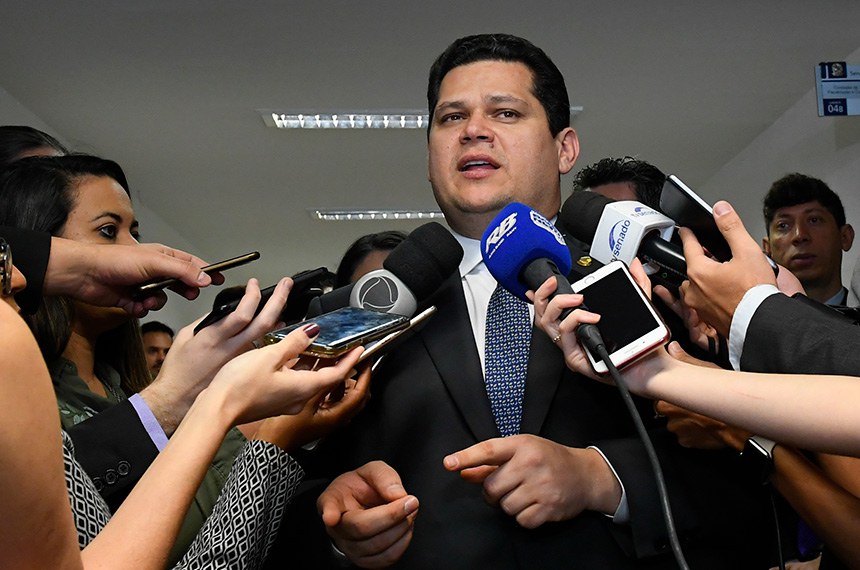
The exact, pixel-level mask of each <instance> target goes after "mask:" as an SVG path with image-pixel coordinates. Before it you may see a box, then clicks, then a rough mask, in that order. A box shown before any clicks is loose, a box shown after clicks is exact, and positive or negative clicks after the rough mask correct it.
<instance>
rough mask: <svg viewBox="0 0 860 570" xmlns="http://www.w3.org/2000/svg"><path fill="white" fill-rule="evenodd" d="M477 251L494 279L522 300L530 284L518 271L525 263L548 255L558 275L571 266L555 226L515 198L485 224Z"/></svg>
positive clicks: (566, 271)
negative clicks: (488, 223)
mask: <svg viewBox="0 0 860 570" xmlns="http://www.w3.org/2000/svg"><path fill="white" fill-rule="evenodd" d="M481 255H482V256H483V258H484V263H485V264H486V265H487V269H489V270H490V273H491V274H492V275H493V277H495V278H496V281H498V282H499V283H500V284H501V285H502V287H504V288H505V289H507V290H508V291H510V292H511V293H513V294H514V295H516V296H517V297H519V298H521V299H523V300H526V291H527V290H528V289H529V288H530V287H528V285H527V284H526V283H525V281H524V280H523V278H522V275H521V273H522V270H523V268H524V267H525V266H526V265H527V264H529V263H530V262H532V261H534V260H536V259H548V260H550V261H552V262H553V263H555V265H556V267H558V270H559V271H560V272H561V274H562V275H567V274H568V273H570V269H571V266H572V261H571V258H570V251H569V250H568V249H567V245H566V244H565V242H564V237H562V235H561V233H560V232H559V231H558V230H557V229H556V228H555V226H553V225H552V223H551V222H550V221H549V220H547V219H546V218H545V217H543V216H542V215H540V214H539V213H537V212H536V211H534V210H532V209H531V208H529V207H528V206H526V205H524V204H519V203H516V202H514V203H512V204H509V205H508V206H506V207H505V209H504V210H502V211H501V212H499V214H498V215H497V216H496V217H495V219H494V220H493V221H492V222H490V225H489V226H487V229H486V230H485V231H484V235H483V237H482V238H481Z"/></svg>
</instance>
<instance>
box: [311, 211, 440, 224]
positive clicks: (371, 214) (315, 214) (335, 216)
mask: <svg viewBox="0 0 860 570" xmlns="http://www.w3.org/2000/svg"><path fill="white" fill-rule="evenodd" d="M308 215H310V217H311V218H314V219H315V220H324V221H327V222H336V221H346V220H353V221H354V220H362V221H365V220H433V219H440V218H443V217H444V216H443V215H442V212H440V211H438V210H323V209H319V208H311V209H309V210H308Z"/></svg>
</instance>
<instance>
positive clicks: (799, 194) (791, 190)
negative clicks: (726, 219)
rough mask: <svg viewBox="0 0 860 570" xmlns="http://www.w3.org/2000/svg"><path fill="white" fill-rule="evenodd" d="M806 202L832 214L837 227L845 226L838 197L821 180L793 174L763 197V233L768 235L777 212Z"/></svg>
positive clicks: (775, 185) (775, 184) (784, 178)
mask: <svg viewBox="0 0 860 570" xmlns="http://www.w3.org/2000/svg"><path fill="white" fill-rule="evenodd" d="M807 202H818V203H819V204H821V205H822V206H824V207H825V208H827V210H828V211H829V212H830V213H831V214H833V217H834V218H835V219H836V225H837V226H838V227H840V228H841V227H842V226H844V225H845V208H844V207H843V206H842V200H840V199H839V195H838V194H837V193H836V192H834V191H833V190H831V189H830V186H828V185H827V184H826V183H825V182H824V181H823V180H819V179H818V178H813V177H812V176H807V175H805V174H800V173H798V172H794V173H792V174H786V175H785V176H783V177H782V178H780V179H779V180H777V181H776V182H774V183H773V184H772V185H771V187H770V190H768V191H767V194H766V195H765V197H764V207H763V208H762V213H763V214H764V224H765V231H766V232H768V233H770V224H771V222H773V218H774V216H776V211H777V210H779V209H780V208H787V207H789V206H797V205H798V204H805V203H807Z"/></svg>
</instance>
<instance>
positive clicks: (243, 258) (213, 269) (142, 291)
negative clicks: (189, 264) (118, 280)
mask: <svg viewBox="0 0 860 570" xmlns="http://www.w3.org/2000/svg"><path fill="white" fill-rule="evenodd" d="M255 259H260V252H259V251H252V252H250V253H246V254H245V255H240V256H238V257H231V258H230V259H225V260H224V261H219V262H218V263H213V264H212V265H207V266H206V267H204V268H203V269H201V271H203V273H217V272H219V271H225V270H227V269H233V268H234V267H239V266H240V265H245V264H246V263H250V262H252V261H254V260H255ZM179 283H181V281H180V280H179V279H163V280H161V281H154V282H152V283H146V284H144V285H141V286H140V287H138V288H137V291H135V293H134V298H135V299H142V298H144V297H148V296H149V295H152V294H153V293H155V292H156V291H161V290H162V289H166V288H167V287H171V286H173V285H177V284H179Z"/></svg>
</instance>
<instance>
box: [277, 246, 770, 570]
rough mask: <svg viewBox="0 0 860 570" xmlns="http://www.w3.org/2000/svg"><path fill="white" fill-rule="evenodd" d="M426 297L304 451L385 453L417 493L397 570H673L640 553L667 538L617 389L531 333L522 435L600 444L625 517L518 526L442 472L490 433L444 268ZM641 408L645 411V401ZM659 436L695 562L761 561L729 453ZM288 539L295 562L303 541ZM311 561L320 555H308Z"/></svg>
mask: <svg viewBox="0 0 860 570" xmlns="http://www.w3.org/2000/svg"><path fill="white" fill-rule="evenodd" d="M577 258H578V255H577V256H575V257H574V259H577ZM573 278H575V276H574V277H572V279H573ZM428 304H434V305H436V306H437V308H438V309H439V310H438V313H437V314H436V315H435V316H434V317H433V318H432V319H430V321H429V322H428V323H427V325H426V326H425V328H423V329H422V330H421V331H419V332H418V333H417V334H416V335H415V336H414V337H412V338H411V339H410V340H408V341H407V342H406V343H404V344H403V345H401V346H400V347H399V348H398V350H396V351H392V352H391V353H390V354H388V355H387V356H386V357H385V358H384V360H383V361H382V364H381V366H380V368H379V370H378V371H377V373H376V374H375V376H374V378H373V380H372V382H373V385H372V397H371V400H370V403H369V405H368V407H367V409H365V410H364V411H363V412H362V413H361V414H360V415H359V416H358V417H357V418H356V419H355V420H354V421H353V423H352V424H350V425H349V426H347V427H346V428H345V429H344V430H342V431H341V432H340V433H339V434H336V435H335V436H333V437H331V438H330V439H329V440H328V441H326V442H325V443H324V445H323V446H322V447H321V448H320V449H318V450H317V451H316V452H314V454H313V455H314V456H315V457H314V459H315V460H316V461H321V460H327V461H329V462H330V463H329V465H328V468H329V469H330V474H336V473H340V472H343V471H345V470H348V469H353V468H356V467H358V466H360V465H362V464H364V463H366V462H367V461H370V460H374V459H381V460H383V461H386V462H387V463H388V464H390V465H391V466H392V467H394V468H395V469H396V470H397V471H398V473H399V474H400V475H401V477H402V479H403V484H404V486H405V488H406V489H407V491H408V492H409V493H412V494H414V495H416V496H417V497H418V499H419V500H420V501H421V507H420V509H419V514H418V518H417V520H416V524H415V532H414V537H413V539H412V543H411V545H410V546H409V548H408V550H407V552H406V555H405V556H404V558H403V559H402V560H401V562H400V565H399V566H401V567H409V568H433V569H436V570H438V569H439V568H490V567H497V568H518V567H519V568H560V567H564V568H589V569H594V568H628V567H629V568H651V567H655V568H662V567H674V561H673V560H672V559H671V557H670V556H667V555H665V554H663V555H660V556H656V557H652V558H648V557H650V556H653V555H658V554H659V553H661V552H662V553H665V551H666V549H667V540H666V533H665V531H664V524H663V521H662V518H661V514H660V510H659V504H658V500H657V494H656V484H655V482H654V480H653V477H652V476H651V474H650V469H649V467H648V463H647V460H646V457H645V454H644V451H643V448H642V444H641V443H640V442H639V441H638V440H637V439H636V438H635V435H634V431H633V428H632V424H631V421H630V420H629V418H628V415H627V412H626V410H625V409H624V408H623V405H622V403H621V401H620V398H619V396H618V394H617V392H616V389H615V388H614V387H611V386H607V385H604V384H600V383H597V382H594V381H592V380H588V379H585V378H583V377H581V376H578V375H576V374H573V373H571V372H570V371H569V370H568V369H567V368H566V366H565V365H564V362H563V358H562V355H561V353H560V352H559V350H558V349H557V347H555V346H554V345H553V344H552V342H551V341H550V340H549V339H548V338H547V337H546V335H545V334H543V333H542V332H541V331H539V330H537V329H536V330H535V331H534V334H533V336H532V344H531V349H530V350H531V356H530V361H529V369H528V378H527V381H526V390H525V396H524V405H523V418H522V427H521V432H522V433H530V434H537V435H540V436H541V437H545V438H548V439H550V440H553V441H556V442H558V443H561V444H564V445H568V446H576V447H584V446H587V445H591V444H593V445H596V446H598V447H599V448H600V449H601V450H602V451H603V452H604V453H605V454H606V456H607V457H608V459H609V461H610V462H611V464H612V466H613V467H614V468H615V469H616V470H617V472H618V474H619V476H620V478H621V480H622V481H623V482H624V485H625V489H626V493H627V497H628V501H629V506H630V513H631V517H632V521H633V524H631V525H630V526H626V525H614V524H613V523H612V522H611V521H610V520H609V519H608V518H607V517H605V516H604V515H602V514H598V513H593V512H586V513H583V514H581V515H580V516H578V517H576V518H574V519H573V520H569V521H565V522H561V523H548V524H545V525H543V526H541V527H540V528H538V529H536V530H526V529H523V528H520V527H519V526H518V525H517V524H516V522H515V521H514V519H513V518H511V517H509V516H508V515H506V514H504V513H503V512H502V511H501V510H500V509H498V508H497V507H493V506H490V505H488V504H487V503H486V502H485V501H484V499H483V497H482V495H481V489H480V487H478V486H476V485H472V484H470V483H466V482H464V481H462V480H461V479H460V477H459V475H458V474H456V473H449V472H447V471H446V470H445V469H444V468H443V467H442V458H443V457H444V456H445V455H447V454H449V453H451V452H454V451H457V450H460V449H463V448H465V447H468V446H470V445H473V444H475V443H477V442H479V441H483V440H486V439H489V438H493V437H498V435H499V434H498V430H497V428H496V425H495V421H494V419H493V416H492V413H491V412H490V406H489V403H488V400H487V395H486V391H485V388H484V380H483V375H482V372H481V366H480V361H479V357H478V353H477V351H476V348H475V342H474V339H473V337H472V333H471V327H470V324H469V319H468V314H467V310H466V305H465V301H464V296H463V290H462V286H461V284H460V279H459V277H458V276H456V275H455V276H453V277H452V278H451V279H450V280H449V281H448V282H447V283H446V284H445V285H444V286H443V287H442V289H441V290H440V291H439V292H438V293H437V294H436V295H435V296H434V298H432V299H431V300H430V302H429V303H428ZM646 407H647V409H649V410H650V404H646ZM652 414H653V412H652ZM657 439H658V441H657V445H658V448H659V453H660V454H661V455H662V457H663V468H664V471H665V473H666V476H667V479H668V480H669V485H670V489H671V493H672V507H673V509H674V512H675V517H676V523H678V525H679V526H680V528H681V533H682V535H683V536H684V537H685V540H686V539H688V540H689V542H687V543H686V546H687V551H688V552H687V555H688V560H690V562H691V563H695V564H694V566H693V567H697V568H708V567H714V568H716V567H737V568H742V567H766V566H764V564H766V563H767V562H765V561H764V558H763V550H767V548H766V547H763V546H762V545H764V544H767V543H768V542H769V541H768V539H766V538H763V536H765V535H769V534H770V532H769V527H768V525H767V523H766V522H763V521H766V520H767V519H766V518H765V519H762V518H761V517H760V513H761V511H760V510H758V508H757V507H758V504H759V503H758V498H757V497H752V496H751V495H750V494H748V493H746V492H745V490H744V489H743V488H741V487H742V486H741V485H740V480H739V479H738V477H736V476H734V475H733V474H732V473H730V472H729V470H727V469H726V468H725V463H724V460H726V459H727V458H728V456H727V455H723V454H720V453H713V452H698V451H693V450H684V449H681V448H680V447H678V446H677V445H676V444H675V441H674V436H671V435H670V434H665V433H663V434H657ZM730 455H732V456H733V454H730ZM730 460H734V457H731V458H730ZM747 488H749V486H747ZM739 505H740V507H739ZM753 505H755V506H756V508H751V507H752V506H753ZM736 509H740V510H736ZM753 513H754V514H753ZM286 528H294V527H293V526H292V525H290V524H288V525H287V527H286ZM700 539H704V541H702V540H700ZM702 542H704V543H706V546H704V547H702V546H700V545H701V544H702ZM293 544H294V546H293V550H292V553H293V557H292V558H290V559H291V560H295V556H296V552H297V550H298V551H301V547H303V546H305V543H301V547H299V548H298V549H297V548H296V543H293ZM286 556H289V552H288V553H287V554H286ZM637 558H646V559H644V560H637ZM765 558H766V556H765ZM273 563H275V564H277V559H275V560H273ZM319 565H320V561H319V560H318V559H311V560H310V561H308V563H307V566H308V567H318V566H319ZM271 567H275V566H271Z"/></svg>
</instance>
